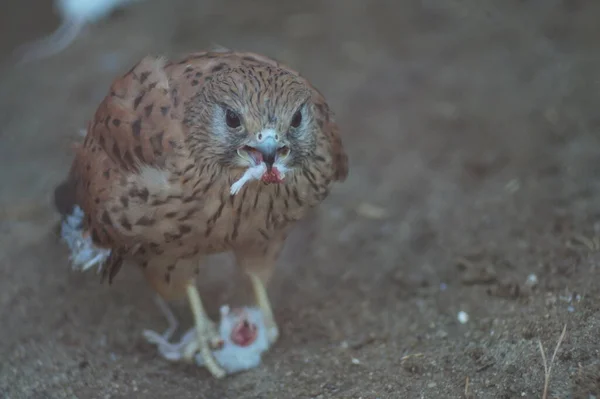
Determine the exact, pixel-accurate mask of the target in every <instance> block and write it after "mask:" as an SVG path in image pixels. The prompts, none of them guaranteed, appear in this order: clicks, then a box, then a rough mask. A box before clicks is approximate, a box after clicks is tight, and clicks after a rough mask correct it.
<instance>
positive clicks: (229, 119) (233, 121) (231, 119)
mask: <svg viewBox="0 0 600 399" xmlns="http://www.w3.org/2000/svg"><path fill="white" fill-rule="evenodd" d="M225 122H226V123H227V126H229V127H230V128H232V129H237V128H238V127H240V125H241V124H242V122H240V117H239V116H238V115H237V114H236V113H235V112H233V111H232V110H230V109H228V110H227V112H226V113H225Z"/></svg>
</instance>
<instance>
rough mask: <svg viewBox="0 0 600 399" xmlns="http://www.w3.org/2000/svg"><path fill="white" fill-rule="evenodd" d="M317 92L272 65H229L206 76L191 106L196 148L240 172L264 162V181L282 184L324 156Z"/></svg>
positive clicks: (189, 118)
mask: <svg viewBox="0 0 600 399" xmlns="http://www.w3.org/2000/svg"><path fill="white" fill-rule="evenodd" d="M316 94H318V93H316V91H315V90H314V89H312V88H311V87H310V86H309V85H308V84H307V83H306V82H305V81H304V80H303V79H302V78H300V77H299V76H297V75H296V74H293V73H291V72H289V71H287V70H285V69H281V68H278V67H275V66H272V65H262V64H259V65H256V64H252V65H244V64H241V65H240V64H237V65H235V66H230V67H225V68H223V69H222V70H220V71H219V72H218V73H215V74H214V75H212V76H211V79H207V80H205V82H204V84H203V87H202V88H201V89H200V90H199V92H198V94H197V95H196V96H195V97H194V98H192V100H191V101H190V103H189V104H188V105H187V107H186V124H187V126H188V129H189V132H190V134H189V136H188V137H189V142H190V143H191V145H192V152H193V154H194V156H195V157H196V159H197V160H198V161H199V162H202V161H204V162H206V161H209V162H216V163H218V164H219V165H221V166H222V167H224V168H228V169H230V170H231V171H232V172H235V173H238V174H239V171H241V170H244V169H247V168H248V167H252V166H257V165H261V164H262V163H264V165H265V166H266V172H265V173H264V174H263V175H262V177H261V180H262V181H264V182H267V183H280V182H281V181H282V179H283V174H284V173H288V172H289V173H294V172H297V171H299V170H302V168H305V167H308V165H310V163H311V162H314V160H315V159H316V158H318V157H319V155H318V154H317V142H318V141H319V139H320V137H321V138H322V137H324V136H323V132H322V131H321V126H322V125H323V124H322V123H319V118H322V117H323V116H322V115H319V112H320V108H319V107H315V104H314V97H315V95H316Z"/></svg>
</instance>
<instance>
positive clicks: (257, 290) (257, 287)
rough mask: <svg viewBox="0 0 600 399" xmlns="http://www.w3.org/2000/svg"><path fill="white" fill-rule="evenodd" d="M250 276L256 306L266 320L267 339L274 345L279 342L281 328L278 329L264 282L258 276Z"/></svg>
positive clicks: (250, 274)
mask: <svg viewBox="0 0 600 399" xmlns="http://www.w3.org/2000/svg"><path fill="white" fill-rule="evenodd" d="M248 275H249V276H250V281H251V282H252V288H253V290H254V295H255V297H256V304H257V305H258V307H259V308H260V310H261V312H262V314H263V317H264V320H265V327H266V329H267V338H268V339H269V343H271V344H273V343H274V342H275V341H277V338H279V328H278V327H277V324H276V323H275V318H274V317H273V310H272V309H271V302H270V301H269V296H268V295H267V290H266V289H265V286H264V284H263V282H262V280H261V279H260V278H259V277H258V276H256V275H255V274H253V273H250V272H249V273H248Z"/></svg>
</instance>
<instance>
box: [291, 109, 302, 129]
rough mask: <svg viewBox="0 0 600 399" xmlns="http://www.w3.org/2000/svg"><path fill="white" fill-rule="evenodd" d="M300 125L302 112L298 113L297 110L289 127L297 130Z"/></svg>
mask: <svg viewBox="0 0 600 399" xmlns="http://www.w3.org/2000/svg"><path fill="white" fill-rule="evenodd" d="M301 123H302V112H300V110H298V111H296V113H295V114H294V116H293V117H292V123H291V125H292V127H293V128H297V127H299V126H300V124H301Z"/></svg>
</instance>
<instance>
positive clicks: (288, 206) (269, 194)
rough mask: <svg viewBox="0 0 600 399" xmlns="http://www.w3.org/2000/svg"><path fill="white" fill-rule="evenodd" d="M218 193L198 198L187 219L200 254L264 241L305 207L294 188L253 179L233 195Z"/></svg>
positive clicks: (283, 228)
mask: <svg viewBox="0 0 600 399" xmlns="http://www.w3.org/2000/svg"><path fill="white" fill-rule="evenodd" d="M226 188H228V186H227V187H226ZM221 192H222V193H223V194H222V195H219V196H216V197H212V198H210V197H209V198H205V199H204V200H201V201H199V202H198V206H199V207H200V211H199V212H198V213H197V214H196V215H195V216H194V217H193V218H191V220H190V221H193V223H192V229H193V234H192V240H193V241H194V242H195V245H196V246H199V247H200V250H201V252H204V253H213V252H222V251H226V250H230V249H235V248H237V247H243V246H248V245H259V244H261V243H264V242H265V241H267V240H269V239H271V238H272V237H273V236H275V235H277V234H280V233H283V232H284V231H285V230H286V229H287V228H289V227H290V226H291V225H292V224H293V223H294V222H295V221H297V220H299V219H300V218H302V216H303V215H304V214H305V212H306V211H307V210H308V208H309V207H308V206H307V205H306V204H305V203H303V202H302V200H301V199H300V198H301V192H300V191H298V188H294V187H289V186H286V185H285V184H265V183H263V182H260V181H255V182H252V183H250V184H248V185H247V186H246V187H244V188H242V190H241V191H240V192H238V193H237V194H236V195H233V196H232V195H229V194H228V192H227V191H226V190H221Z"/></svg>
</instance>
